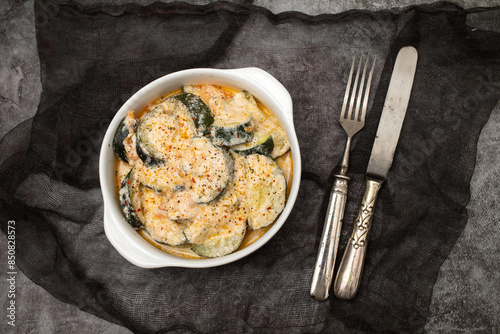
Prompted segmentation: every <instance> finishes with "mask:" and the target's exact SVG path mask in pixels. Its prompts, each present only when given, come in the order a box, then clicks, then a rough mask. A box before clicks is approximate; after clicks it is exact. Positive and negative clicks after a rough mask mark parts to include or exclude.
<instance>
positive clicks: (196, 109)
mask: <svg viewBox="0 0 500 334" xmlns="http://www.w3.org/2000/svg"><path fill="white" fill-rule="evenodd" d="M173 98H174V99H177V100H179V101H181V102H182V103H183V104H184V105H185V106H186V108H187V110H188V111H189V114H190V115H191V118H192V119H193V121H194V125H195V127H196V131H197V135H198V136H205V135H208V134H210V127H211V126H212V124H213V122H214V116H213V115H212V112H211V111H210V109H209V108H208V106H207V105H206V104H205V102H203V101H202V100H201V99H200V98H199V97H198V96H196V95H194V94H192V93H187V92H185V93H182V94H178V95H175V96H174V97H173Z"/></svg>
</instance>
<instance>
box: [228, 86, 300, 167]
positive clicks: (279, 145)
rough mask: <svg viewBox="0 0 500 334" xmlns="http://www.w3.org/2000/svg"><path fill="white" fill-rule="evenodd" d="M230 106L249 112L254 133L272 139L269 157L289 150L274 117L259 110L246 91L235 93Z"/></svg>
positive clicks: (284, 136) (283, 132) (284, 134)
mask: <svg viewBox="0 0 500 334" xmlns="http://www.w3.org/2000/svg"><path fill="white" fill-rule="evenodd" d="M231 104H232V105H233V106H234V108H237V109H245V110H248V111H249V112H250V114H251V115H252V119H253V122H254V131H255V132H256V133H266V134H269V135H271V137H273V143H274V147H273V151H272V152H271V157H272V158H273V159H274V158H277V157H279V156H281V155H283V154H284V153H286V152H287V151H288V150H289V149H290V144H289V143H288V139H287V137H286V133H285V130H283V128H282V127H281V126H280V125H279V123H278V122H277V121H276V119H275V118H274V116H272V115H270V114H269V113H268V112H266V111H264V110H263V109H261V108H260V107H259V105H258V103H257V101H255V99H254V97H253V96H252V95H251V94H250V93H249V92H247V91H243V92H239V93H236V94H235V95H234V96H233V99H232V101H231Z"/></svg>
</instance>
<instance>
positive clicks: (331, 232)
mask: <svg viewBox="0 0 500 334" xmlns="http://www.w3.org/2000/svg"><path fill="white" fill-rule="evenodd" d="M348 182H349V178H348V177H347V176H344V175H335V182H334V185H333V188H332V192H331V193H330V201H329V203H328V209H327V214H326V218H325V224H324V226H323V234H322V236H321V243H320V246H319V250H318V255H317V258H316V265H315V266H314V274H313V278H312V283H311V296H312V297H314V299H316V300H317V301H323V300H325V299H327V298H328V295H329V291H330V286H331V285H332V280H333V267H334V266H335V258H336V257H337V249H338V246H339V239H340V230H341V227H342V219H343V218H344V209H345V203H346V198H347V183H348Z"/></svg>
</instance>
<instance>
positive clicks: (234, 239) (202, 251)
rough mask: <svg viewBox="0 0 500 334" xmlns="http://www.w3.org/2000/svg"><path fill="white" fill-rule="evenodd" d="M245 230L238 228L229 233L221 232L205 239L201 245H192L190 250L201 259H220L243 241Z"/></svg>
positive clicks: (234, 249)
mask: <svg viewBox="0 0 500 334" xmlns="http://www.w3.org/2000/svg"><path fill="white" fill-rule="evenodd" d="M243 226H244V227H245V228H242V227H240V226H238V227H239V228H235V229H233V230H231V231H229V232H226V231H222V232H221V233H217V234H214V235H212V236H210V237H209V238H207V240H205V242H204V243H203V244H200V245H193V246H192V247H191V249H192V250H193V251H194V252H195V253H196V254H198V255H199V256H203V257H210V258H213V257H221V256H224V255H228V254H231V253H233V252H234V251H236V250H237V249H238V248H239V247H240V245H241V242H242V241H243V238H244V237H245V232H246V226H245V225H243Z"/></svg>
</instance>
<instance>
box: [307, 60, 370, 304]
mask: <svg viewBox="0 0 500 334" xmlns="http://www.w3.org/2000/svg"><path fill="white" fill-rule="evenodd" d="M363 58H366V59H365V61H364V66H363V70H362V71H363V73H362V74H361V80H359V76H360V72H361V66H362V63H363ZM376 59H377V55H375V56H374V57H373V63H372V65H371V69H370V73H369V74H368V78H366V70H367V67H368V62H369V60H370V55H369V54H368V55H367V56H366V57H364V56H363V55H360V57H359V61H358V65H357V71H356V77H355V79H354V84H352V77H353V72H354V68H355V67H356V66H355V65H356V61H357V59H356V54H354V57H353V59H352V65H351V71H350V73H349V79H348V81H347V88H346V91H345V95H344V102H343V104H342V111H341V112H340V119H339V122H340V124H341V125H342V127H343V128H344V131H345V133H346V135H347V142H346V145H345V149H344V154H343V156H342V162H341V164H340V171H339V174H337V175H335V181H334V185H333V188H332V192H331V193H330V202H329V203H328V209H327V215H326V218H325V224H324V226H323V235H322V236H321V243H320V246H319V251H318V256H317V258H316V265H315V267H314V275H313V278H312V283H311V296H313V297H314V299H316V300H318V301H323V300H325V299H327V298H328V295H329V291H330V286H331V284H332V278H333V269H334V266H335V258H336V257H337V249H338V245H339V239H340V230H341V227H342V219H343V217H344V209H345V203H346V199H347V183H348V182H349V180H350V179H349V177H347V169H348V167H349V153H350V150H351V140H352V137H353V136H354V135H355V134H356V133H357V132H358V131H359V130H361V129H362V128H363V127H364V125H365V116H366V108H367V106H368V96H369V95H370V85H371V81H372V76H373V69H374V67H375V61H376ZM365 81H366V82H365ZM351 86H352V87H351ZM356 93H357V95H356ZM348 102H349V105H348ZM361 103H362V104H361ZM348 106H349V108H347V107H348Z"/></svg>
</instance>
